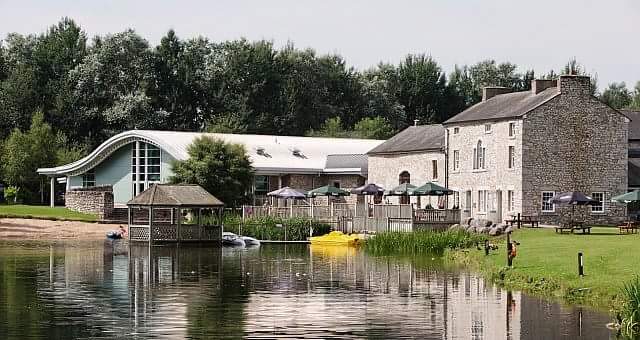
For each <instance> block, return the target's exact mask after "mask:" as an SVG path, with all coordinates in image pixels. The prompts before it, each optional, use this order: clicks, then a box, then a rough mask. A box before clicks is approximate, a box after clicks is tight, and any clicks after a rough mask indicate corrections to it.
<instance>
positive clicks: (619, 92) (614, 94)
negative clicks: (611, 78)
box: [600, 82, 632, 109]
mask: <svg viewBox="0 0 640 340" xmlns="http://www.w3.org/2000/svg"><path fill="white" fill-rule="evenodd" d="M600 100H602V101H603V102H605V103H606V104H607V105H609V106H611V107H612V108H614V109H622V108H626V107H628V106H629V105H631V101H632V98H631V92H629V90H628V89H627V85H626V84H625V83H624V82H621V83H611V84H609V87H607V88H606V89H605V90H604V91H602V94H601V95H600Z"/></svg>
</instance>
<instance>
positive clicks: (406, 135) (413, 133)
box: [367, 124, 445, 155]
mask: <svg viewBox="0 0 640 340" xmlns="http://www.w3.org/2000/svg"><path fill="white" fill-rule="evenodd" d="M444 132H445V128H444V126H442V125H441V124H432V125H418V126H410V127H408V128H406V129H404V130H402V131H401V132H400V133H398V134H397V135H395V136H393V137H391V138H390V139H388V140H387V141H386V142H384V143H382V144H380V145H378V146H377V147H375V148H373V149H371V150H370V151H369V152H368V153H367V154H369V155H374V154H385V153H395V152H416V151H428V150H438V151H439V150H441V149H442V148H443V147H444Z"/></svg>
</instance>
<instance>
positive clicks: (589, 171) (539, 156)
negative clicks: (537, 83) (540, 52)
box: [522, 76, 629, 224]
mask: <svg viewBox="0 0 640 340" xmlns="http://www.w3.org/2000/svg"><path fill="white" fill-rule="evenodd" d="M560 91H561V95H560V96H557V97H554V98H553V99H551V100H550V101H549V102H547V103H546V104H545V105H542V106H540V107H538V108H536V109H534V110H533V111H531V112H529V113H527V115H526V116H525V118H524V126H523V154H524V158H523V161H522V162H523V174H522V176H523V208H522V212H523V213H524V214H536V215H539V216H540V219H541V221H542V222H543V223H554V224H556V223H558V222H560V221H565V220H568V219H569V218H570V215H571V208H570V207H562V206H556V207H555V211H553V212H542V191H553V192H556V193H557V192H564V191H580V192H583V193H585V194H587V195H590V194H591V193H593V192H604V196H605V199H604V201H605V212H604V213H599V214H598V213H591V209H590V208H589V207H577V209H576V211H575V214H576V219H580V220H585V221H586V222H587V223H592V224H613V223H616V222H617V221H620V220H621V219H623V218H624V207H623V206H622V205H618V204H614V203H610V201H611V197H613V196H616V195H619V194H622V193H624V192H626V189H627V179H628V177H627V168H628V164H627V155H628V146H629V144H628V139H627V135H628V132H627V129H628V119H627V118H625V117H624V116H623V115H621V114H620V113H618V112H617V111H615V110H613V109H611V108H610V107H608V106H607V105H605V104H603V103H602V102H600V101H599V100H597V99H596V98H595V97H593V96H591V94H590V91H589V78H588V77H580V76H562V77H561V78H560Z"/></svg>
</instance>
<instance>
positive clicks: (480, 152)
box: [473, 140, 487, 170]
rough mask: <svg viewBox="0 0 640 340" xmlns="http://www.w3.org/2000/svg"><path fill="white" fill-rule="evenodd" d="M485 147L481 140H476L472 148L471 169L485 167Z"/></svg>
mask: <svg viewBox="0 0 640 340" xmlns="http://www.w3.org/2000/svg"><path fill="white" fill-rule="evenodd" d="M486 154H487V148H485V147H484V146H482V141H480V140H479V141H478V143H476V147H474V148H473V169H474V170H483V169H485V160H486V157H485V156H486Z"/></svg>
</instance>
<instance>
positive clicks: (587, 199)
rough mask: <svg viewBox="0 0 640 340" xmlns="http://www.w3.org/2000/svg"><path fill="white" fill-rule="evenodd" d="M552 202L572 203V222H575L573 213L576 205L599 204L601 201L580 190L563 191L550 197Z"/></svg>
mask: <svg viewBox="0 0 640 340" xmlns="http://www.w3.org/2000/svg"><path fill="white" fill-rule="evenodd" d="M549 203H552V204H570V205H571V222H573V214H574V211H575V207H576V205H599V204H601V202H600V201H597V200H594V199H593V198H591V196H587V195H585V194H583V193H581V192H578V191H568V192H561V193H559V194H556V195H555V196H553V197H551V198H550V199H549Z"/></svg>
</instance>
